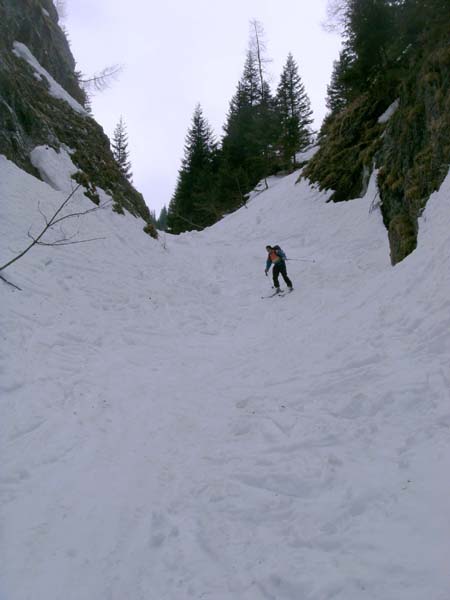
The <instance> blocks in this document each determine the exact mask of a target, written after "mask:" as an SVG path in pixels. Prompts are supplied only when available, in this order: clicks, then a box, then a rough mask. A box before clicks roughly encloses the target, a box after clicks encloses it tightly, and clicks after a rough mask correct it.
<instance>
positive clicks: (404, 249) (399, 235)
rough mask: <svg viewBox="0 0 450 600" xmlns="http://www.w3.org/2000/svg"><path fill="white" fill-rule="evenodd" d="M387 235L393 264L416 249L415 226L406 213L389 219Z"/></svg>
mask: <svg viewBox="0 0 450 600" xmlns="http://www.w3.org/2000/svg"><path fill="white" fill-rule="evenodd" d="M388 237H389V245H390V249H391V262H392V264H393V265H395V264H397V263H398V262H400V261H401V260H403V259H404V258H405V257H406V256H408V254H411V252H413V250H415V249H416V246H417V231H416V227H415V224H414V222H413V221H412V219H411V218H410V217H409V216H408V215H406V214H398V215H396V216H395V217H394V218H393V219H391V221H390V223H389V229H388Z"/></svg>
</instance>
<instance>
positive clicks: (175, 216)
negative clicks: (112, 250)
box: [167, 104, 217, 233]
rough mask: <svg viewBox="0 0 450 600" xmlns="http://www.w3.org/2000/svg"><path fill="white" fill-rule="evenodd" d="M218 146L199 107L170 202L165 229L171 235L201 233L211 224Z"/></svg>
mask: <svg viewBox="0 0 450 600" xmlns="http://www.w3.org/2000/svg"><path fill="white" fill-rule="evenodd" d="M216 155H217V143H216V141H215V138H214V134H213V132H212V130H211V128H210V126H209V124H208V122H207V120H206V119H205V117H204V116H203V112H202V108H201V106H200V104H198V105H197V106H196V108H195V111H194V115H193V117H192V124H191V127H190V128H189V130H188V133H187V136H186V142H185V147H184V158H183V160H182V164H181V169H180V171H179V174H178V181H177V186H176V189H175V193H174V195H173V197H172V199H171V201H170V204H169V209H168V215H167V227H168V229H169V230H170V232H171V233H181V232H182V231H189V230H192V229H202V228H203V227H205V226H207V225H210V224H212V223H213V222H214V221H215V219H212V218H211V213H212V212H213V210H212V202H213V198H212V195H213V183H214V173H215V163H216Z"/></svg>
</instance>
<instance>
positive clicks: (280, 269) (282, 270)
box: [272, 262, 292, 288]
mask: <svg viewBox="0 0 450 600" xmlns="http://www.w3.org/2000/svg"><path fill="white" fill-rule="evenodd" d="M280 274H281V276H282V277H283V279H284V281H285V282H286V285H287V286H288V287H292V281H291V280H290V279H289V277H288V274H287V271H286V263H285V262H282V263H278V264H276V265H273V270H272V276H273V285H274V286H275V287H276V288H277V287H280V283H279V281H278V277H279V275H280Z"/></svg>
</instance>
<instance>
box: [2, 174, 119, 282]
mask: <svg viewBox="0 0 450 600" xmlns="http://www.w3.org/2000/svg"><path fill="white" fill-rule="evenodd" d="M80 187H81V183H79V184H78V185H77V186H76V187H75V188H74V189H73V190H72V192H71V193H70V194H69V195H68V196H67V198H66V199H65V200H64V201H63V202H62V204H61V205H60V206H59V208H58V209H57V210H56V211H55V212H54V213H53V216H52V217H51V218H50V219H48V218H47V216H46V215H45V214H44V213H43V212H42V211H41V209H40V206H39V205H38V208H39V212H40V213H41V215H42V216H43V218H44V221H45V227H44V228H43V229H42V231H41V232H40V233H39V235H37V236H36V237H35V236H33V235H32V233H31V227H30V229H29V230H28V234H27V235H28V237H29V238H30V239H31V240H32V241H31V244H29V245H28V246H27V247H26V248H25V249H24V250H22V252H20V253H19V254H18V255H17V256H15V257H14V258H12V259H11V260H10V261H8V262H7V263H5V264H4V265H2V266H0V271H3V270H4V269H6V268H7V267H9V266H10V265H12V264H13V263H15V262H16V261H17V260H19V259H20V258H22V257H23V256H24V255H25V254H26V253H27V252H28V251H29V250H31V248H33V246H36V245H38V246H67V245H69V244H81V243H86V242H92V241H95V240H100V239H105V238H90V239H86V240H76V241H72V239H73V238H74V237H75V235H77V233H76V234H73V235H72V236H71V237H66V235H65V233H64V231H62V230H61V234H62V236H63V237H62V238H61V239H59V240H55V241H53V242H45V241H42V238H43V236H44V235H45V234H46V233H47V231H48V230H49V229H51V228H52V227H54V226H55V225H57V224H58V223H61V221H64V220H65V219H71V218H75V217H77V218H78V217H80V216H82V215H87V214H89V213H92V212H94V211H97V210H99V209H102V208H105V207H106V206H107V205H108V204H110V202H104V203H103V204H102V205H100V206H96V207H94V208H89V209H87V210H84V211H80V212H75V213H70V214H67V215H64V216H62V217H58V215H60V214H61V211H62V210H63V209H64V208H65V207H66V206H67V204H68V203H69V202H70V200H71V199H72V198H73V196H74V194H75V193H76V192H77V191H78V189H79V188H80ZM0 277H1V278H2V279H3V280H4V281H5V282H6V283H10V282H9V281H7V280H6V279H5V278H4V277H3V276H1V275H0ZM10 285H13V286H14V284H11V283H10ZM14 287H17V286H14ZM17 289H20V288H17Z"/></svg>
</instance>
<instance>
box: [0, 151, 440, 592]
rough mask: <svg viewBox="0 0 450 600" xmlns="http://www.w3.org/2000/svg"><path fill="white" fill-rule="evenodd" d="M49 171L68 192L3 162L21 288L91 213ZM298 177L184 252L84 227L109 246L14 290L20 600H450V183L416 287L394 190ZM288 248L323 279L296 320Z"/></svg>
mask: <svg viewBox="0 0 450 600" xmlns="http://www.w3.org/2000/svg"><path fill="white" fill-rule="evenodd" d="M45 152H46V151H45V150H44V149H40V150H38V151H37V154H36V156H35V161H36V164H39V165H40V169H41V172H42V174H43V178H44V179H45V181H47V182H48V183H49V184H51V186H50V185H49V184H47V183H43V182H40V181H38V180H36V179H34V178H33V177H31V176H29V175H27V174H25V173H23V172H22V171H20V170H19V169H18V168H17V167H15V166H14V165H13V164H12V163H10V162H8V161H7V160H6V159H5V158H3V157H0V257H1V262H2V264H3V263H4V262H6V260H8V259H9V258H10V257H12V256H13V255H14V253H15V252H17V251H19V250H20V249H21V248H22V247H23V246H24V245H25V244H26V242H27V231H28V229H29V227H30V225H31V224H33V231H35V232H36V231H37V230H38V225H39V224H40V223H41V222H42V216H41V215H40V212H39V211H41V212H43V213H44V214H47V215H49V214H50V212H51V210H52V208H53V209H54V208H56V207H57V206H58V204H59V203H60V202H61V201H62V199H64V197H65V196H66V195H67V186H64V185H63V184H62V183H61V176H62V174H64V173H66V174H67V173H68V172H70V165H68V160H67V157H68V155H67V154H64V153H62V154H61V156H60V159H61V160H60V161H59V162H58V158H57V157H55V156H54V155H50V154H47V159H46V158H45V157H46V155H45ZM297 175H298V174H294V175H292V176H289V177H285V178H280V179H272V180H271V181H270V189H269V190H268V191H266V192H263V193H261V194H259V195H254V197H253V198H252V200H251V201H250V202H249V203H248V207H247V208H243V209H241V210H240V211H238V212H236V213H234V214H232V215H229V216H228V217H226V218H225V219H223V220H222V221H221V222H220V223H218V224H217V225H215V226H214V227H212V228H210V229H208V230H206V231H204V232H201V233H190V234H184V235H180V236H178V237H171V236H162V238H161V241H160V242H157V241H155V240H152V239H151V238H149V237H148V236H146V235H145V234H144V233H143V232H142V225H143V224H142V222H140V221H138V220H136V219H134V218H133V217H130V216H127V217H124V216H120V215H116V214H114V213H112V212H111V211H110V210H109V209H108V210H99V211H97V212H95V213H92V214H90V215H88V216H86V217H81V218H80V219H77V220H76V221H74V220H68V221H66V222H65V224H64V228H65V233H66V234H67V235H71V234H76V235H77V236H78V238H80V239H81V238H91V237H101V238H104V239H101V240H98V241H96V242H92V243H87V244H79V245H73V246H68V247H61V248H50V247H39V248H33V250H31V252H30V253H28V254H27V255H26V256H24V257H23V258H22V259H21V260H20V261H18V262H17V263H15V264H14V265H13V266H11V267H10V268H9V269H8V270H7V271H6V272H5V275H7V276H8V278H9V279H10V280H11V281H12V282H13V283H15V284H16V285H18V286H20V287H21V288H22V291H21V292H19V291H17V290H14V289H13V288H11V287H9V286H7V285H5V284H4V283H3V282H0V284H1V287H0V294H1V297H2V311H1V314H0V319H1V325H0V326H1V339H2V344H1V347H0V394H1V414H2V419H1V422H0V436H1V437H0V455H1V457H2V461H1V464H2V466H1V472H0V499H1V521H2V529H1V540H0V543H1V555H2V556H1V561H0V598H1V599H2V600H4V599H5V600H43V599H45V600H123V599H125V598H126V599H129V600H184V599H189V598H194V599H201V598H205V599H206V598H209V599H212V600H261V599H262V600H264V599H270V600H274V599H277V600H360V599H361V598H364V599H367V600H423V599H424V598H429V599H430V600H449V598H450V569H449V556H450V509H449V497H450V479H449V477H448V472H449V463H450V442H449V433H450V431H449V430H450V403H449V388H450V370H449V364H450V316H449V315H450V275H449V273H450V264H449V252H448V248H449V237H450V202H449V198H450V176H449V177H447V179H446V180H445V182H444V184H443V186H442V188H441V190H440V191H439V193H436V194H434V195H433V197H432V198H431V199H430V201H429V204H428V206H427V209H426V211H425V214H424V216H423V218H422V219H421V223H420V233H419V247H418V249H417V251H416V252H415V253H414V254H413V255H411V256H410V257H408V258H407V259H406V260H405V261H403V262H402V263H401V264H399V265H397V266H396V267H395V268H392V267H391V266H390V265H389V259H388V245H387V239H386V231H385V230H384V227H383V225H382V222H381V217H380V214H379V212H378V210H377V209H375V210H373V207H374V206H375V204H374V199H375V200H376V188H375V183H374V178H372V181H371V184H370V186H369V190H368V192H367V195H366V197H365V198H364V199H361V200H357V201H354V202H347V203H341V204H327V203H326V202H325V200H326V195H325V194H323V193H319V192H317V191H316V190H314V189H311V188H310V187H309V186H308V185H307V184H306V183H305V182H301V183H299V184H295V181H296V179H297ZM58 182H59V183H58ZM59 190H62V191H59ZM38 202H39V207H38ZM73 202H74V204H73V205H72V209H78V210H80V209H83V208H89V207H91V206H92V204H91V203H90V202H89V201H88V200H87V199H86V198H84V196H82V195H81V194H80V193H78V194H77V195H76V197H75V199H74V201H73ZM59 233H60V232H55V234H54V235H56V236H57V235H58V234H59ZM267 243H278V244H280V245H281V246H282V247H283V249H284V250H285V251H286V253H287V255H288V256H289V257H290V258H292V259H306V258H312V259H314V260H315V262H314V263H313V262H307V261H300V260H292V261H291V262H289V263H288V271H289V274H290V276H291V278H292V280H293V282H294V285H295V288H296V290H295V292H294V293H293V294H290V295H289V296H286V297H284V298H273V299H268V300H261V296H262V295H265V294H267V293H268V292H270V281H269V280H268V279H266V278H265V277H264V266H265V246H266V244H267Z"/></svg>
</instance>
